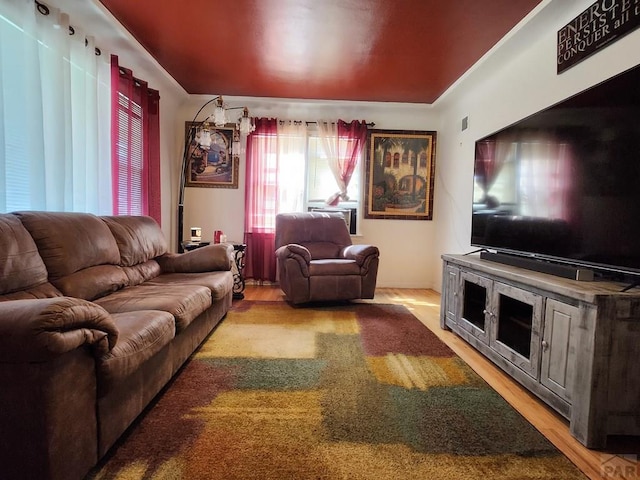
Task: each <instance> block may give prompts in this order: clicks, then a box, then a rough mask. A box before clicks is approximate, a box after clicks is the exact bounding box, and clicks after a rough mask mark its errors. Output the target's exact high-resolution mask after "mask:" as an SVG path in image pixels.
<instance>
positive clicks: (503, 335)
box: [440, 255, 640, 448]
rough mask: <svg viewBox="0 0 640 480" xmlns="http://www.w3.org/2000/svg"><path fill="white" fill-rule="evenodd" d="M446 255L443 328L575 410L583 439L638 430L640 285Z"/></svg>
mask: <svg viewBox="0 0 640 480" xmlns="http://www.w3.org/2000/svg"><path fill="white" fill-rule="evenodd" d="M442 259H443V282H442V306H441V312H440V325H441V327H442V328H445V329H450V330H452V331H453V332H455V333H456V334H457V335H459V336H460V337H461V338H463V339H464V340H465V341H467V342H468V343H469V344H471V345H472V346H473V347H475V348H476V349H477V350H478V351H479V352H481V353H482V354H483V355H485V356H486V357H487V358H489V359H490V360H491V361H492V362H493V363H495V364H496V365H497V366H498V367H500V368H501V369H503V370H504V371H505V372H506V373H508V374H509V375H510V376H511V377H513V378H514V379H515V380H517V381H518V382H519V383H520V384H522V385H523V386H524V387H526V388H527V389H528V390H530V391H531V392H532V393H533V394H535V395H536V396H538V397H539V398H540V399H541V400H542V401H544V402H545V403H547V404H548V405H549V406H551V407H552V408H553V409H555V410H556V411H557V412H559V413H560V414H561V415H562V416H564V417H565V418H567V419H568V420H569V422H570V431H571V434H572V435H573V436H574V437H576V438H577V439H578V440H579V441H580V442H581V443H582V444H583V445H585V446H587V447H589V448H603V447H605V446H606V442H607V436H608V435H640V381H638V379H639V378H640V375H639V374H638V372H640V368H639V366H638V363H640V288H635V289H632V290H630V291H628V292H622V290H623V289H624V287H625V285H624V284H620V283H614V282H601V281H593V282H584V281H576V280H570V279H566V278H561V277H556V276H553V275H549V274H546V273H539V272H534V271H530V270H526V269H523V268H519V267H514V266H510V265H503V264H499V263H495V262H491V261H487V260H483V259H480V258H479V257H478V256H477V255H468V256H464V255H443V256H442Z"/></svg>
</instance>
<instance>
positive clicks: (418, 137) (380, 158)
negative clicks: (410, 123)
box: [364, 130, 436, 220]
mask: <svg viewBox="0 0 640 480" xmlns="http://www.w3.org/2000/svg"><path fill="white" fill-rule="evenodd" d="M435 158H436V132H433V131H416V130H371V131H370V133H369V141H368V144H367V158H366V184H365V211H364V217H365V218H370V219H375V218H378V219H396V220H397V219H400V220H431V219H432V217H433V184H434V173H435Z"/></svg>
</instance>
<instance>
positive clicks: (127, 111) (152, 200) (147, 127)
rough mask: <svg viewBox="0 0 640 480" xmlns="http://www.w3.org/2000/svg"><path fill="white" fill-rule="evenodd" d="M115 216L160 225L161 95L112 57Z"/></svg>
mask: <svg viewBox="0 0 640 480" xmlns="http://www.w3.org/2000/svg"><path fill="white" fill-rule="evenodd" d="M111 77H112V78H111V83H112V85H113V90H112V112H111V115H112V118H111V122H112V124H111V134H112V152H113V157H112V177H113V180H112V189H113V214H114V215H149V216H151V217H153V218H154V219H155V220H156V221H157V222H158V223H160V222H161V198H160V119H159V104H160V96H159V94H158V91H157V90H153V89H150V88H148V86H147V83H146V82H144V81H142V80H139V79H137V78H134V76H133V72H132V71H131V70H129V69H126V68H122V67H120V66H119V65H118V57H117V56H115V55H112V56H111Z"/></svg>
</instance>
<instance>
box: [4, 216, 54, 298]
mask: <svg viewBox="0 0 640 480" xmlns="http://www.w3.org/2000/svg"><path fill="white" fill-rule="evenodd" d="M46 281H47V268H46V267H45V265H44V262H43V260H42V257H40V254H39V253H38V248H37V247H36V244H35V242H34V241H33V238H32V237H31V235H30V234H29V232H28V231H27V229H26V228H24V226H23V225H22V223H21V222H20V220H19V219H18V218H17V217H16V216H15V215H11V214H0V294H4V293H11V292H16V291H18V290H24V289H28V288H30V287H34V286H36V285H39V284H41V283H45V282H46Z"/></svg>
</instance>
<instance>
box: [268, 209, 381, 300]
mask: <svg viewBox="0 0 640 480" xmlns="http://www.w3.org/2000/svg"><path fill="white" fill-rule="evenodd" d="M275 247H276V256H277V259H278V281H279V282H280V288H282V291H283V292H284V294H285V296H286V298H287V300H288V301H289V302H291V303H294V304H299V303H307V302H315V301H327V300H354V299H359V298H373V295H374V292H375V288H376V279H377V276H378V261H379V256H380V252H379V251H378V248H377V247H374V246H372V245H353V244H352V242H351V236H350V235H349V229H348V228H347V224H346V222H345V219H344V217H343V216H342V214H340V213H318V212H310V213H280V214H278V215H276V236H275Z"/></svg>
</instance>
